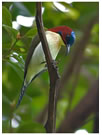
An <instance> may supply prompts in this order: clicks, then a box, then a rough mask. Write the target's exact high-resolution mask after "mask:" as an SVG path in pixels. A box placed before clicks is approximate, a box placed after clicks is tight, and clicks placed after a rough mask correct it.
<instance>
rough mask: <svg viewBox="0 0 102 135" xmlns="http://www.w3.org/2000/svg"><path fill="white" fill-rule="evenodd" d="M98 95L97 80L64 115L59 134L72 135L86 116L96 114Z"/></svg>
mask: <svg viewBox="0 0 102 135" xmlns="http://www.w3.org/2000/svg"><path fill="white" fill-rule="evenodd" d="M98 95H99V80H97V81H94V82H93V84H92V86H91V88H90V90H89V92H88V93H87V94H86V96H85V97H84V98H83V99H82V100H81V101H80V103H79V104H78V105H77V106H76V107H75V108H74V109H73V111H72V112H71V113H70V114H69V113H68V114H67V115H66V117H65V120H64V121H63V122H62V123H61V126H60V127H59V130H58V132H59V133H72V132H74V131H75V130H76V129H77V128H79V127H80V126H81V125H82V124H83V122H84V121H85V120H86V119H87V118H88V116H89V115H90V114H91V113H93V112H96V108H97V98H98Z"/></svg>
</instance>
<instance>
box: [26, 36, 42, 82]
mask: <svg viewBox="0 0 102 135" xmlns="http://www.w3.org/2000/svg"><path fill="white" fill-rule="evenodd" d="M39 43H40V38H39V35H38V34H37V35H36V36H35V37H34V38H33V40H32V42H31V46H30V48H29V51H28V55H27V58H26V61H25V69H24V79H25V77H26V73H27V69H28V65H29V62H30V60H31V57H32V55H33V52H34V50H35V48H36V47H37V45H38V44H39Z"/></svg>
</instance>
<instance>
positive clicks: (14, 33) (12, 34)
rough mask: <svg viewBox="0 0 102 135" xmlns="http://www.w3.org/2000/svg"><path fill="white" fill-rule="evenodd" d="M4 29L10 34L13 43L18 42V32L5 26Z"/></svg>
mask: <svg viewBox="0 0 102 135" xmlns="http://www.w3.org/2000/svg"><path fill="white" fill-rule="evenodd" d="M3 28H4V29H5V30H6V31H7V32H8V34H9V36H10V37H11V39H12V41H13V42H14V41H15V40H16V37H17V34H18V31H17V30H16V29H14V28H12V27H9V26H7V25H3Z"/></svg>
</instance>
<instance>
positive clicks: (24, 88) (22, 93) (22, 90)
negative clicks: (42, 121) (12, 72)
mask: <svg viewBox="0 0 102 135" xmlns="http://www.w3.org/2000/svg"><path fill="white" fill-rule="evenodd" d="M26 88H27V86H24V85H23V87H22V89H21V93H20V96H19V100H18V103H17V105H16V108H18V106H19V105H20V103H21V101H22V98H23V96H24V93H25V90H26Z"/></svg>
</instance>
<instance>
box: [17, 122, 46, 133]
mask: <svg viewBox="0 0 102 135" xmlns="http://www.w3.org/2000/svg"><path fill="white" fill-rule="evenodd" d="M17 132H18V133H45V132H46V131H45V128H44V127H43V126H42V125H41V124H38V123H35V122H32V121H30V122H28V121H27V122H24V123H23V122H22V124H21V125H20V127H19V128H18V130H17Z"/></svg>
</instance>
